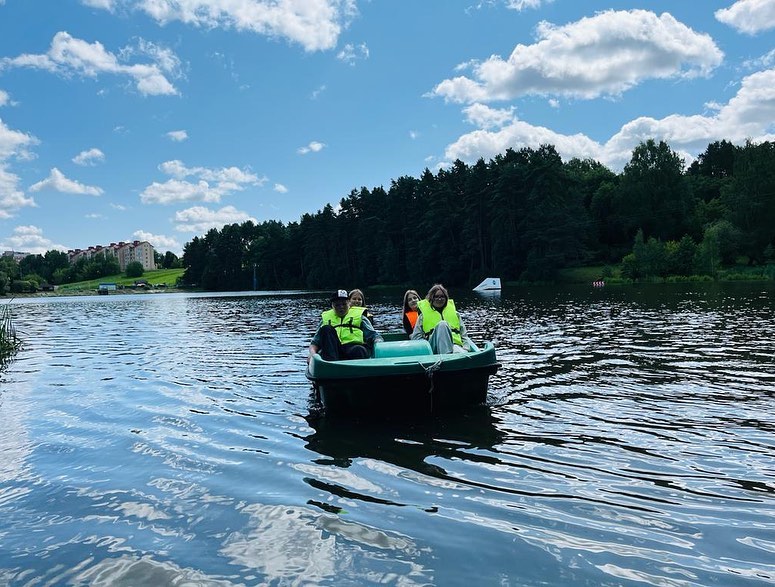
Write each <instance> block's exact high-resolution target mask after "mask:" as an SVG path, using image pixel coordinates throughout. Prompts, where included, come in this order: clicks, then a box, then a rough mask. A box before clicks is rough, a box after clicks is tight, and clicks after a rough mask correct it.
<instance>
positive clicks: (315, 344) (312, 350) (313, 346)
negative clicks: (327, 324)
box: [307, 320, 323, 363]
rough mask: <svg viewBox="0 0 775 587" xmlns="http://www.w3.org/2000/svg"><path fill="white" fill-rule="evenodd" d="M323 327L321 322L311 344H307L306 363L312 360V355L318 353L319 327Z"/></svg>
mask: <svg viewBox="0 0 775 587" xmlns="http://www.w3.org/2000/svg"><path fill="white" fill-rule="evenodd" d="M321 326H323V321H322V320H321V321H320V325H319V326H318V329H317V330H316V331H315V335H314V336H313V337H312V342H310V343H309V355H307V363H309V362H310V361H311V360H312V355H317V354H318V353H319V352H320V327H321Z"/></svg>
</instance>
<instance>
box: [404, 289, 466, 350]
mask: <svg viewBox="0 0 775 587" xmlns="http://www.w3.org/2000/svg"><path fill="white" fill-rule="evenodd" d="M417 309H418V310H419V314H418V316H417V322H416V323H415V325H414V330H412V334H411V336H410V338H412V339H423V338H424V339H426V340H427V341H428V342H429V343H430V345H431V349H432V350H433V352H434V354H447V353H463V352H466V351H473V350H476V345H475V344H474V343H473V341H472V340H471V339H470V338H468V335H467V334H466V327H465V324H463V319H462V318H461V317H460V315H459V314H458V313H457V309H456V308H455V302H454V300H451V299H450V298H449V292H447V289H446V288H445V287H444V286H443V285H441V284H440V283H437V284H436V285H434V286H433V287H431V289H430V290H428V295H426V296H425V299H423V300H420V301H419V302H417Z"/></svg>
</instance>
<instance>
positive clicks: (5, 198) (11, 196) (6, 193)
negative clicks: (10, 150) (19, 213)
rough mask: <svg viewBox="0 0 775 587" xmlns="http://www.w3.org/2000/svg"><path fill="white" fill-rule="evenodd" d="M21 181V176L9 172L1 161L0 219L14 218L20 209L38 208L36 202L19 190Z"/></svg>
mask: <svg viewBox="0 0 775 587" xmlns="http://www.w3.org/2000/svg"><path fill="white" fill-rule="evenodd" d="M20 181H21V180H20V179H19V176H17V175H15V174H13V173H11V172H10V171H8V167H7V165H6V164H5V163H3V162H2V161H0V219H6V218H12V217H13V215H14V212H15V211H16V210H18V209H19V208H24V207H26V206H32V207H35V206H36V204H35V200H33V199H32V198H28V197H27V196H25V195H24V192H23V191H22V190H21V189H19V183H20Z"/></svg>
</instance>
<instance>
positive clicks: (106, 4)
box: [81, 0, 114, 12]
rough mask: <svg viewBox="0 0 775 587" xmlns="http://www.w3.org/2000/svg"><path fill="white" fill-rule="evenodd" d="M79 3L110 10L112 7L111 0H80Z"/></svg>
mask: <svg viewBox="0 0 775 587" xmlns="http://www.w3.org/2000/svg"><path fill="white" fill-rule="evenodd" d="M81 4H83V5H84V6H90V7H92V8H102V9H103V10H108V11H110V12H112V11H113V9H114V1H113V0H81Z"/></svg>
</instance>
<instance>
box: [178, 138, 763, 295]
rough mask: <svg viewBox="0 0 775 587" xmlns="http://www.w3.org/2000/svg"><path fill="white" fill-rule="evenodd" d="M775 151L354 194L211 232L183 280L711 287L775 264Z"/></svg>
mask: <svg viewBox="0 0 775 587" xmlns="http://www.w3.org/2000/svg"><path fill="white" fill-rule="evenodd" d="M774 246H775V145H773V143H770V142H765V143H761V144H754V143H750V142H749V143H747V144H746V145H744V146H735V145H733V144H732V143H729V142H727V141H720V142H715V143H712V144H710V145H709V146H708V147H707V149H706V150H705V151H704V152H703V153H702V154H701V155H700V156H699V157H698V158H697V160H696V161H694V162H693V163H692V164H691V166H689V168H688V169H685V168H684V163H683V160H682V159H681V158H680V157H679V156H678V154H677V153H675V152H674V151H673V150H672V149H671V148H670V147H669V145H668V144H667V143H665V142H656V141H653V140H649V141H646V142H644V143H641V144H640V145H638V146H637V147H636V148H635V149H634V151H633V153H632V158H631V160H630V162H629V163H628V164H627V165H626V166H625V167H624V169H623V171H622V172H621V173H618V174H617V173H614V172H612V171H611V170H609V169H607V168H606V167H605V166H604V165H602V164H600V163H599V162H597V161H593V160H580V159H572V160H570V161H568V162H563V161H562V159H561V158H560V156H559V154H558V153H557V151H556V149H555V148H554V147H552V146H548V145H547V146H542V147H540V148H538V149H531V148H524V149H520V150H513V149H509V150H507V151H506V152H505V153H503V154H501V155H498V156H496V157H495V158H494V159H492V160H490V161H489V162H485V161H484V160H482V159H480V160H479V161H477V162H476V163H475V164H473V165H467V164H465V163H463V162H462V161H459V160H458V161H456V162H455V163H454V164H453V165H452V166H451V167H450V168H449V169H442V170H439V171H438V172H437V173H436V174H433V173H432V172H431V171H429V170H427V169H426V170H425V172H424V173H423V174H422V175H421V176H420V177H419V178H414V177H408V176H405V177H400V178H398V179H396V180H393V181H392V182H391V184H390V187H389V188H388V189H387V190H385V189H384V188H383V187H376V188H373V189H371V190H369V189H367V188H365V187H362V188H361V189H360V190H353V191H352V192H350V194H349V195H348V196H346V197H345V198H343V199H342V200H341V202H340V204H339V206H338V207H337V208H336V209H334V208H333V207H332V206H331V205H327V206H325V207H324V208H323V209H322V210H319V211H318V212H317V213H315V214H304V215H303V216H302V217H301V219H300V221H299V222H291V223H289V224H287V225H285V224H283V223H280V222H276V221H267V222H262V223H259V224H255V223H253V222H245V223H243V224H232V225H228V226H224V227H223V228H222V229H221V230H217V229H212V230H210V231H209V232H208V233H207V234H205V235H204V236H202V237H195V238H194V239H193V240H192V241H190V242H189V243H187V244H186V245H185V247H184V253H183V259H182V261H183V265H184V266H185V267H186V272H185V274H184V280H185V281H186V282H188V283H190V284H192V285H196V286H199V287H202V288H204V289H208V290H218V289H224V290H241V289H250V288H251V287H252V284H253V279H254V276H255V279H256V282H257V284H258V287H260V288H262V289H274V288H297V287H300V288H317V287H334V286H337V285H339V284H344V283H347V284H357V285H359V286H362V287H365V286H370V285H375V284H411V283H415V284H416V283H431V282H443V283H446V284H450V285H470V284H474V283H476V282H478V281H480V280H481V279H482V278H483V277H485V276H488V275H497V276H500V277H502V278H504V279H506V280H533V281H534V280H550V279H552V278H553V277H554V275H555V273H556V271H557V270H558V269H560V268H563V267H572V266H579V265H591V264H613V263H619V262H623V265H622V268H623V271H624V273H625V275H627V276H629V277H633V278H636V279H637V278H639V277H644V276H649V275H667V274H678V275H690V274H696V273H708V274H713V272H715V270H717V268H718V267H719V266H721V265H722V264H724V263H731V262H734V261H735V260H736V259H738V258H740V257H741V256H745V257H746V258H747V259H748V261H749V262H750V263H751V264H762V263H765V262H768V261H771V260H772V256H773V255H772V252H773V247H774Z"/></svg>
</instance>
